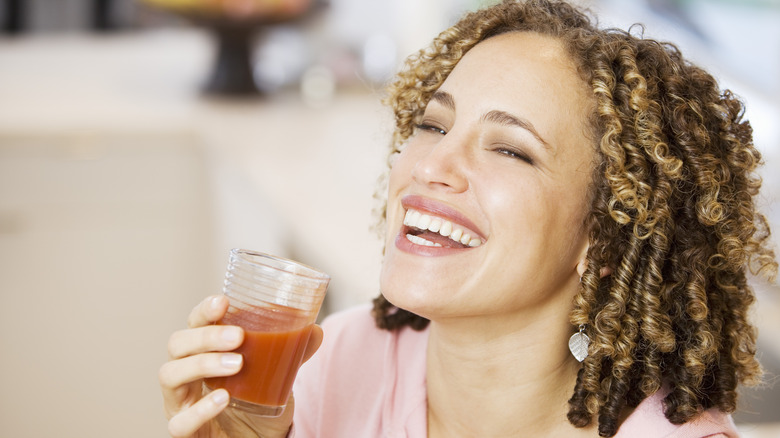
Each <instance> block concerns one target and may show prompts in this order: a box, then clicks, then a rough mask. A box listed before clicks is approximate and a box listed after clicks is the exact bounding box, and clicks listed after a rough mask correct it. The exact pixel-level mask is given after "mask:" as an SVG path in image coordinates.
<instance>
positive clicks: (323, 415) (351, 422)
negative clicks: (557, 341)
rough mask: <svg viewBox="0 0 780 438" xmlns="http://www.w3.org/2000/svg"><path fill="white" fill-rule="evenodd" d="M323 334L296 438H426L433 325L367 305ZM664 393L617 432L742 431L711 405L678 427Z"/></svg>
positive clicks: (641, 437)
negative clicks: (393, 322)
mask: <svg viewBox="0 0 780 438" xmlns="http://www.w3.org/2000/svg"><path fill="white" fill-rule="evenodd" d="M323 330H324V332H325V338H324V340H323V343H322V347H320V350H319V351H318V352H317V354H315V355H314V357H313V358H312V359H311V360H310V361H309V362H307V363H306V364H304V365H303V366H302V367H301V370H300V372H299V373H298V378H297V380H296V382H295V386H294V394H295V419H294V430H293V431H292V433H291V436H294V437H295V438H315V437H316V438H342V437H350V438H352V437H355V438H362V437H366V438H373V437H377V438H378V437H384V438H406V437H409V438H418V437H420V438H422V437H425V436H427V405H426V385H425V366H426V361H425V350H426V345H427V342H428V332H427V330H425V331H422V332H418V331H414V330H412V329H410V328H404V329H402V330H400V331H396V332H390V331H387V330H380V329H378V328H376V326H375V325H374V319H373V317H372V316H371V311H370V308H369V307H368V306H360V307H356V308H354V309H349V310H346V311H343V312H340V313H337V314H334V315H331V316H330V317H328V318H327V319H326V320H325V322H324V323H323ZM662 399H663V395H662V394H656V395H653V396H652V397H649V398H647V399H645V400H644V401H643V402H642V403H640V405H639V406H638V407H637V408H636V409H635V410H634V412H633V413H632V414H631V415H630V416H629V417H628V418H627V419H626V420H625V421H624V422H623V424H622V425H621V427H620V430H618V434H617V435H616V437H617V438H661V437H664V438H702V437H737V436H738V435H737V431H736V428H735V427H734V423H733V421H732V420H731V416H729V415H727V414H723V413H721V412H720V411H717V410H714V409H713V410H709V411H706V412H704V413H703V414H702V415H700V416H699V417H697V418H696V419H695V420H693V421H691V422H688V423H686V424H684V425H681V426H678V425H674V424H671V423H669V421H668V420H667V419H666V417H664V414H663V407H662Z"/></svg>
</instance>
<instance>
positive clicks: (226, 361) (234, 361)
mask: <svg viewBox="0 0 780 438" xmlns="http://www.w3.org/2000/svg"><path fill="white" fill-rule="evenodd" d="M220 359H221V361H222V366H223V367H225V368H231V369H232V368H237V367H238V366H239V365H241V362H242V361H243V360H244V357H243V356H241V355H240V354H236V353H225V354H223V355H222V357H221V358H220Z"/></svg>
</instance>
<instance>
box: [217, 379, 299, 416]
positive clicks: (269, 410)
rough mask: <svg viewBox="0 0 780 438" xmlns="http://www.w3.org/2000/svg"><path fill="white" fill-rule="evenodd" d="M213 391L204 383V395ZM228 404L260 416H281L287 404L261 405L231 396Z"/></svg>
mask: <svg viewBox="0 0 780 438" xmlns="http://www.w3.org/2000/svg"><path fill="white" fill-rule="evenodd" d="M211 391H213V390H212V389H211V388H209V386H208V385H206V383H205V382H204V383H203V395H206V394H208V393H210V392H211ZM228 406H229V407H231V408H233V409H238V410H239V411H243V412H246V413H248V414H252V415H257V416H259V417H279V416H281V415H282V412H284V408H285V406H267V405H259V404H257V403H252V402H248V401H245V400H239V399H237V398H233V397H230V401H229V402H228Z"/></svg>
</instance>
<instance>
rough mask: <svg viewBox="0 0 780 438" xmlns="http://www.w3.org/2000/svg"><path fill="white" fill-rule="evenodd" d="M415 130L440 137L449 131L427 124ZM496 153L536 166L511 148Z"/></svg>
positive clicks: (527, 157) (503, 148) (498, 149)
mask: <svg viewBox="0 0 780 438" xmlns="http://www.w3.org/2000/svg"><path fill="white" fill-rule="evenodd" d="M415 128H417V129H419V130H420V131H428V132H432V133H434V134H440V135H446V134H447V131H445V130H444V129H441V128H439V127H437V126H434V125H429V124H427V123H420V124H417V125H415ZM494 151H495V152H498V153H499V154H503V155H506V156H508V157H510V158H514V159H517V160H520V161H524V162H526V163H528V164H534V160H533V159H531V157H529V156H528V155H525V154H523V153H521V152H519V151H516V150H514V149H511V148H507V147H498V148H496V149H494Z"/></svg>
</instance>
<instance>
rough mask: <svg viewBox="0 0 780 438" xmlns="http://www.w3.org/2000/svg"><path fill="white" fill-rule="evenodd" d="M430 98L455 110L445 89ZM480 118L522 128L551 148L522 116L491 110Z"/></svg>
mask: <svg viewBox="0 0 780 438" xmlns="http://www.w3.org/2000/svg"><path fill="white" fill-rule="evenodd" d="M431 100H433V101H436V102H438V103H439V104H441V105H442V106H444V107H446V108H447V109H450V110H452V111H455V98H454V97H452V95H451V94H450V93H448V92H446V91H441V90H439V91H436V92H435V93H433V96H431ZM480 120H481V121H483V122H491V123H496V124H499V125H505V126H515V127H518V128H522V129H524V130H526V131H528V132H529V133H530V134H531V135H533V136H534V138H536V140H538V141H539V143H541V144H542V146H544V147H545V148H547V149H551V148H552V147H551V146H550V144H549V143H547V141H545V139H544V138H542V136H541V135H539V132H538V131H537V130H536V128H535V127H534V125H533V123H531V122H530V121H528V120H526V119H524V118H522V117H518V116H515V115H513V114H510V113H508V112H506V111H501V110H492V111H489V112H487V113H486V114H484V115H483V116H482V117H481V118H480Z"/></svg>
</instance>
